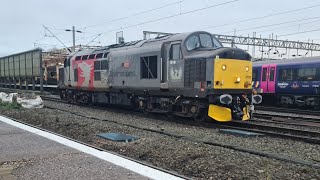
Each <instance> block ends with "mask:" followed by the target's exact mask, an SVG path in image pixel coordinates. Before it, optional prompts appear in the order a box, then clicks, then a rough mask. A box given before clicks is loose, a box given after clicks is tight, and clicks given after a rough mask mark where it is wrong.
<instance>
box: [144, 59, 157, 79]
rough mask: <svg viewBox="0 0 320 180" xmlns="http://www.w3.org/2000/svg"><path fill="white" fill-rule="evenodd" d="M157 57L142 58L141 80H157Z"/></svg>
mask: <svg viewBox="0 0 320 180" xmlns="http://www.w3.org/2000/svg"><path fill="white" fill-rule="evenodd" d="M157 64H158V63H157V56H147V57H141V58H140V69H141V71H140V72H141V74H140V77H141V79H157V70H158V68H157V66H158V65H157Z"/></svg>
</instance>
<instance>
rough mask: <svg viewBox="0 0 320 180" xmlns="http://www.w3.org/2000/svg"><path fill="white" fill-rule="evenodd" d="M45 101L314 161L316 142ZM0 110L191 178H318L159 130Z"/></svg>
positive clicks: (50, 112) (93, 114)
mask: <svg viewBox="0 0 320 180" xmlns="http://www.w3.org/2000/svg"><path fill="white" fill-rule="evenodd" d="M45 105H46V106H50V107H57V108H60V109H64V110H68V111H69V110H70V111H73V112H76V113H81V114H83V115H86V116H91V117H96V118H101V119H112V120H116V121H118V122H122V123H128V124H134V125H136V126H141V127H147V128H154V129H157V130H159V129H163V130H164V131H166V132H172V133H177V134H181V135H187V136H190V137H194V138H199V139H202V140H208V141H209V140H210V141H213V142H223V143H226V144H232V145H239V146H242V147H246V148H253V149H258V150H263V151H266V152H272V153H279V154H283V155H286V156H290V157H293V158H299V159H304V160H309V161H317V162H320V157H319V156H320V155H319V150H320V148H319V146H316V145H312V144H308V143H303V142H295V141H290V140H282V139H277V138H269V137H259V138H244V137H235V136H231V135H224V134H220V133H218V130H217V129H209V128H202V127H193V126H189V125H184V124H179V123H175V122H169V121H163V120H157V119H152V118H146V117H141V116H137V115H132V114H129V112H128V113H127V114H124V113H118V112H115V111H113V110H110V111H109V110H98V109H92V108H85V107H79V106H76V105H67V104H63V103H55V102H49V101H45ZM0 113H1V114H4V115H7V116H10V117H14V118H16V119H21V120H23V121H26V122H28V123H31V124H34V125H37V126H40V127H43V128H46V129H49V130H52V131H55V132H58V133H61V134H63V135H66V136H69V137H71V138H74V139H78V140H81V141H84V142H87V143H91V144H95V145H98V146H100V147H103V148H105V149H107V150H112V151H115V152H118V153H120V154H123V155H125V156H128V157H132V158H135V159H138V160H142V161H145V162H148V163H150V164H153V165H156V166H159V167H162V168H165V169H169V170H173V171H177V172H178V173H180V174H183V175H186V176H189V177H192V178H195V179H271V178H272V179H320V170H319V169H315V168H310V167H307V166H302V165H296V164H292V163H286V162H282V161H278V160H273V159H269V158H264V157H260V156H256V155H252V154H248V153H243V152H239V151H235V150H230V149H226V148H221V147H216V146H210V145H205V144H201V143H195V142H192V141H187V140H182V139H175V138H172V137H169V136H165V135H162V134H159V133H153V132H149V131H143V130H141V129H136V128H132V127H128V126H123V125H119V124H116V123H111V122H106V121H95V120H92V119H89V118H83V117H79V116H77V115H74V114H71V113H62V112H61V111H57V110H51V109H47V108H44V109H33V110H3V109H0ZM102 132H121V133H126V134H131V135H134V136H137V137H139V140H137V141H134V142H131V143H119V142H112V141H105V140H102V139H99V138H96V136H95V134H97V133H102Z"/></svg>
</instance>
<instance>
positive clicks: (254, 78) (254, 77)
mask: <svg viewBox="0 0 320 180" xmlns="http://www.w3.org/2000/svg"><path fill="white" fill-rule="evenodd" d="M257 74H258V70H257V69H254V70H252V81H257V78H258V77H257Z"/></svg>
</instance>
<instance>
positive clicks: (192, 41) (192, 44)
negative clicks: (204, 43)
mask: <svg viewBox="0 0 320 180" xmlns="http://www.w3.org/2000/svg"><path fill="white" fill-rule="evenodd" d="M186 46H187V49H188V51H191V50H194V49H197V48H199V47H200V40H199V37H198V36H197V35H193V36H191V37H189V39H188V40H187V42H186Z"/></svg>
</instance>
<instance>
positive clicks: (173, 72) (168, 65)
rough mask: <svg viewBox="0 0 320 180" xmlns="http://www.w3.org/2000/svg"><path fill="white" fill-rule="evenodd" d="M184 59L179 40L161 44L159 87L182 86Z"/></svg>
mask: <svg viewBox="0 0 320 180" xmlns="http://www.w3.org/2000/svg"><path fill="white" fill-rule="evenodd" d="M183 67H184V61H183V57H182V52H181V42H180V41H175V42H169V43H164V44H163V45H162V55H161V68H160V69H161V89H168V88H169V87H183V85H184V81H183Z"/></svg>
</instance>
